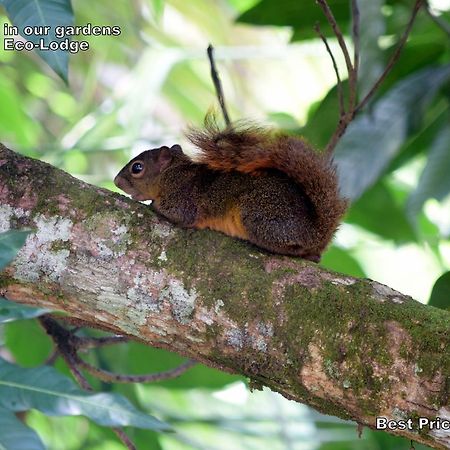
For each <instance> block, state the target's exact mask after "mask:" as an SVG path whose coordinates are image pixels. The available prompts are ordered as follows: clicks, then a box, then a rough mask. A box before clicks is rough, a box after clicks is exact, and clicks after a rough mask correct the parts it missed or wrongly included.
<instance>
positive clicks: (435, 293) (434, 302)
mask: <svg viewBox="0 0 450 450" xmlns="http://www.w3.org/2000/svg"><path fill="white" fill-rule="evenodd" d="M428 304H429V305H431V306H435V307H436V308H441V309H450V272H446V273H444V275H441V276H440V277H439V278H438V279H437V280H436V283H434V286H433V290H432V291H431V296H430V300H429V301H428Z"/></svg>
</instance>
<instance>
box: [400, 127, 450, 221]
mask: <svg viewBox="0 0 450 450" xmlns="http://www.w3.org/2000/svg"><path fill="white" fill-rule="evenodd" d="M449 193H450V125H449V124H446V126H444V127H443V128H442V129H441V130H440V131H439V133H438V135H437V136H436V139H435V140H434V142H433V143H432V145H431V149H430V151H429V153H428V160H427V165H426V166H425V169H424V171H423V172H422V174H421V176H420V179H419V184H418V186H417V188H416V189H415V190H414V191H413V192H412V194H411V196H410V197H409V199H408V214H409V215H410V217H411V218H412V219H413V220H414V219H415V217H416V216H417V214H418V213H419V212H420V210H421V208H422V205H423V204H424V202H425V201H426V200H427V199H429V198H435V199H437V200H443V199H444V198H445V197H446V196H447V195H448V194H449Z"/></svg>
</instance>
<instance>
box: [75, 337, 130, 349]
mask: <svg viewBox="0 0 450 450" xmlns="http://www.w3.org/2000/svg"><path fill="white" fill-rule="evenodd" d="M129 341H130V338H129V337H128V336H122V335H115V336H105V337H100V338H93V337H79V336H77V349H79V350H88V349H91V348H98V347H104V346H106V345H115V344H123V343H127V342H129Z"/></svg>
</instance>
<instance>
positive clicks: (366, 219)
mask: <svg viewBox="0 0 450 450" xmlns="http://www.w3.org/2000/svg"><path fill="white" fill-rule="evenodd" d="M381 212H382V214H383V218H382V220H381V219H380V214H381ZM345 220H346V222H348V223H353V224H355V225H359V226H360V227H362V228H364V229H366V230H368V231H370V232H371V233H375V234H378V235H379V236H382V237H383V238H384V239H392V240H393V241H395V242H397V243H404V242H408V241H414V240H416V237H415V234H414V230H413V228H412V226H411V224H410V223H409V221H408V220H407V218H406V215H405V213H404V211H403V209H402V208H401V207H400V206H399V205H397V203H396V201H395V198H394V196H393V195H392V192H391V191H390V190H389V189H388V187H387V186H386V185H385V184H384V183H381V182H379V183H377V184H376V185H375V186H373V187H371V188H370V189H368V190H367V191H366V192H365V193H364V194H363V195H362V196H361V197H360V198H359V199H358V200H357V201H356V202H355V203H354V204H353V205H352V207H351V208H350V211H349V213H348V215H347V217H346V219H345Z"/></svg>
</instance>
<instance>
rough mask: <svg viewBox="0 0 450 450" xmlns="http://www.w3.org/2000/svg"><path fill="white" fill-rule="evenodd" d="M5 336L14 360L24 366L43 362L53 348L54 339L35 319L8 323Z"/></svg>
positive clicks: (5, 341)
mask: <svg viewBox="0 0 450 450" xmlns="http://www.w3.org/2000/svg"><path fill="white" fill-rule="evenodd" d="M3 338H4V343H5V346H6V347H7V349H8V351H9V352H10V353H11V355H12V356H13V358H14V362H15V363H16V364H19V365H20V366H23V367H35V366H38V365H40V364H43V363H44V361H45V360H46V358H48V356H49V355H50V354H51V352H52V350H53V341H52V340H51V339H50V337H49V335H48V334H47V333H46V332H45V331H44V329H43V328H42V327H41V326H40V325H39V324H38V323H37V321H35V320H22V321H20V320H18V321H15V322H10V323H8V324H6V325H5V326H4V331H3Z"/></svg>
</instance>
